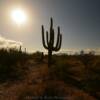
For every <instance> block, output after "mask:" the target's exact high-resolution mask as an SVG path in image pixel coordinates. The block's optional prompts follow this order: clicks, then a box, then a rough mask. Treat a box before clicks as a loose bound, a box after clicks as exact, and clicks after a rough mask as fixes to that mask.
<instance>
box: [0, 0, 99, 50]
mask: <svg viewBox="0 0 100 100" xmlns="http://www.w3.org/2000/svg"><path fill="white" fill-rule="evenodd" d="M16 8H21V9H23V10H24V11H25V12H26V14H27V16H28V20H27V22H26V23H25V24H23V25H20V26H18V25H16V23H14V22H13V21H12V19H11V16H10V15H11V11H12V10H13V9H16ZM50 17H53V19H54V25H55V34H57V26H58V25H59V26H61V33H62V34H63V41H62V50H64V49H85V48H99V47H100V0H0V35H1V36H2V37H4V38H5V39H10V40H14V41H19V42H22V43H23V47H26V48H27V49H28V50H44V48H43V46H42V39H41V25H42V24H43V25H45V28H46V30H48V29H49V23H50Z"/></svg>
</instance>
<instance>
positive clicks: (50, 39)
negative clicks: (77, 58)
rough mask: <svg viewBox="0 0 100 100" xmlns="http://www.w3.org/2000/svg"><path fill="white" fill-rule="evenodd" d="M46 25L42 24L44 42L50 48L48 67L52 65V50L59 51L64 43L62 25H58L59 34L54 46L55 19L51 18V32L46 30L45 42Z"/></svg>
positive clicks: (46, 47)
mask: <svg viewBox="0 0 100 100" xmlns="http://www.w3.org/2000/svg"><path fill="white" fill-rule="evenodd" d="M44 32H45V31H44V26H43V25H42V43H43V46H44V48H45V49H47V50H48V67H50V66H51V62H52V52H53V51H56V52H57V51H59V50H60V48H61V43H62V34H61V33H60V27H59V26H58V35H57V42H56V45H55V46H54V34H55V32H54V28H53V19H52V18H51V23H50V32H49V33H48V31H46V42H47V43H46V42H45V36H44V34H45V33H44Z"/></svg>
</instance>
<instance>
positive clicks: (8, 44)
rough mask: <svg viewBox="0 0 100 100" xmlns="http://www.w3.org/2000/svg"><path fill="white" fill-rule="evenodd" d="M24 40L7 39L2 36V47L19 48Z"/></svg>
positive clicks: (0, 44) (0, 46)
mask: <svg viewBox="0 0 100 100" xmlns="http://www.w3.org/2000/svg"><path fill="white" fill-rule="evenodd" d="M21 45H22V42H18V41H14V40H10V39H6V38H4V37H2V36H0V48H19V46H21Z"/></svg>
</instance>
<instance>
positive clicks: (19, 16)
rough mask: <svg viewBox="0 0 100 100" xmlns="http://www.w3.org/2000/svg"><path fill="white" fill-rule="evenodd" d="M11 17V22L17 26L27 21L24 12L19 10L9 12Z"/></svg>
mask: <svg viewBox="0 0 100 100" xmlns="http://www.w3.org/2000/svg"><path fill="white" fill-rule="evenodd" d="M11 17H12V19H13V21H15V22H16V24H18V25H20V24H24V23H25V22H26V20H27V16H26V14H25V12H24V11H23V10H21V9H14V10H13V11H12V12H11Z"/></svg>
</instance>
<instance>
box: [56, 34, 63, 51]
mask: <svg viewBox="0 0 100 100" xmlns="http://www.w3.org/2000/svg"><path fill="white" fill-rule="evenodd" d="M61 43H62V34H60V36H59V44H58V47H57V48H54V51H59V50H60V48H61Z"/></svg>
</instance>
